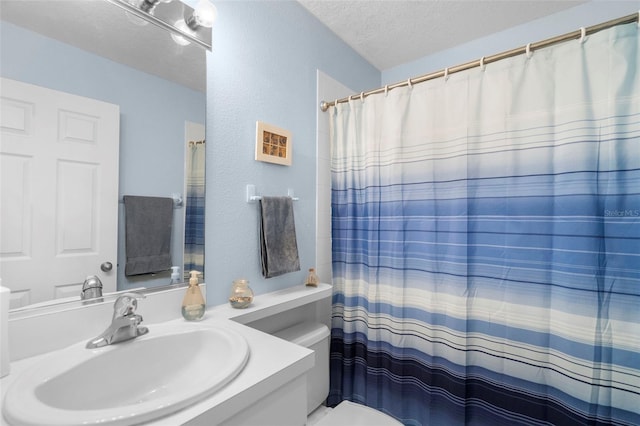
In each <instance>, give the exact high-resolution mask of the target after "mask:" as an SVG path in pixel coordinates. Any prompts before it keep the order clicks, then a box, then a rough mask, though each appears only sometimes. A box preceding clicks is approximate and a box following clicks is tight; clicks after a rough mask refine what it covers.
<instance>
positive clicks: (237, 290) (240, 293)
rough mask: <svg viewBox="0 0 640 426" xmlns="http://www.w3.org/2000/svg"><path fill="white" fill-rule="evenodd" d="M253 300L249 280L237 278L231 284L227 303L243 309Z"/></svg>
mask: <svg viewBox="0 0 640 426" xmlns="http://www.w3.org/2000/svg"><path fill="white" fill-rule="evenodd" d="M251 302H253V290H251V287H249V281H247V280H244V279H238V280H235V281H234V282H233V284H232V285H231V294H230V295H229V303H230V304H231V306H232V307H233V308H237V309H243V308H246V307H248V306H249V305H251Z"/></svg>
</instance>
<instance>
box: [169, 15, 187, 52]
mask: <svg viewBox="0 0 640 426" xmlns="http://www.w3.org/2000/svg"><path fill="white" fill-rule="evenodd" d="M173 25H174V26H175V27H176V28H177V29H179V30H180V31H183V32H185V33H191V29H190V28H189V27H187V24H185V22H184V20H183V19H178V20H177V21H176V22H175V24H173ZM171 38H172V39H173V41H175V42H176V43H177V44H179V45H180V46H186V45H188V44H191V42H190V41H189V40H187V39H186V38H184V37H183V36H181V35H178V34H174V33H171Z"/></svg>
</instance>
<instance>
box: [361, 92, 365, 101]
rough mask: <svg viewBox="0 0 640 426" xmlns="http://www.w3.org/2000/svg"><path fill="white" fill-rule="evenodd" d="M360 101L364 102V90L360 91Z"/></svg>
mask: <svg viewBox="0 0 640 426" xmlns="http://www.w3.org/2000/svg"><path fill="white" fill-rule="evenodd" d="M360 102H362V103H364V92H360Z"/></svg>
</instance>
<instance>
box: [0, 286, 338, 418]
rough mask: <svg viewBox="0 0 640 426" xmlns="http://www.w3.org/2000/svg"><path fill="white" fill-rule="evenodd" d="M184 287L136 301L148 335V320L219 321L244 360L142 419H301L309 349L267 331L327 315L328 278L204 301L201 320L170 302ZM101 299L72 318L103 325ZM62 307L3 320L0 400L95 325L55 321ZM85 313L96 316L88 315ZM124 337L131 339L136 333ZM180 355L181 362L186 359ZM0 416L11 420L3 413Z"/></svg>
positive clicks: (105, 313) (164, 323)
mask: <svg viewBox="0 0 640 426" xmlns="http://www.w3.org/2000/svg"><path fill="white" fill-rule="evenodd" d="M183 292H184V288H182V287H181V288H178V289H172V290H166V291H163V292H158V293H157V294H153V293H152V294H150V295H147V298H146V299H145V300H142V301H141V302H140V305H139V308H138V309H139V312H140V313H141V314H142V315H144V318H145V321H144V324H145V325H146V326H148V327H149V330H150V331H149V335H151V334H152V333H153V332H154V325H155V326H156V327H157V329H158V330H160V329H161V328H162V327H172V328H178V329H180V328H181V327H184V328H185V329H189V327H192V326H194V324H197V326H199V327H206V326H207V325H210V326H213V327H219V328H222V329H224V330H229V331H231V332H234V333H236V334H237V335H240V336H242V337H243V338H244V339H245V340H246V342H247V343H248V347H249V356H248V360H247V361H246V364H245V365H244V367H243V368H242V370H241V371H240V372H239V373H238V374H237V375H236V376H235V378H233V379H232V380H231V381H230V382H228V383H227V384H226V385H224V386H223V387H222V388H221V389H219V390H217V391H216V392H214V393H212V394H211V395H210V396H208V397H205V398H203V399H201V400H198V401H197V402H194V403H193V404H191V405H189V406H187V407H186V408H183V409H180V410H179V411H177V412H174V413H171V414H168V415H166V416H163V417H161V418H157V419H153V420H151V421H149V422H147V423H144V424H150V425H167V424H186V425H200V424H202V425H255V424H260V425H279V426H285V425H303V424H304V423H305V422H306V415H307V414H306V374H305V373H306V372H307V371H308V370H309V369H310V368H311V367H313V365H314V353H313V351H311V350H309V349H306V348H303V347H300V346H297V345H295V344H292V343H290V342H287V341H284V340H281V339H278V338H276V337H274V336H272V335H270V334H269V333H270V332H273V331H276V330H278V329H281V328H285V327H288V326H290V325H292V324H295V323H296V322H298V321H304V320H314V321H321V322H328V321H329V309H330V298H331V292H332V288H331V286H330V285H327V284H320V285H319V286H318V287H317V288H312V287H305V286H302V285H300V286H295V287H291V288H288V289H285V290H280V291H276V292H272V293H269V294H264V295H259V296H257V297H256V298H255V299H254V303H253V304H252V305H251V306H250V307H249V308H246V309H233V308H231V307H230V306H229V305H228V304H225V305H220V306H214V307H210V308H209V309H208V310H207V312H206V314H205V317H204V318H203V320H202V321H199V322H197V323H189V322H186V321H184V320H183V319H182V318H181V317H180V318H179V315H180V313H179V309H177V308H176V307H179V306H180V300H181V298H182V296H183ZM100 305H105V306H94V307H85V308H83V309H81V310H76V312H74V313H73V324H77V323H78V322H81V323H84V324H89V323H91V322H93V323H94V324H95V323H97V329H100V328H104V326H105V325H107V324H106V323H107V322H108V321H109V319H110V312H109V311H110V310H111V305H112V303H108V302H105V303H103V304H100ZM167 306H173V310H174V311H175V313H176V314H177V315H173V318H166V312H167ZM93 311H96V312H93ZM69 315H71V314H70V313H68V312H67V313H65V312H56V313H49V314H46V313H45V314H43V315H35V316H30V317H25V318H14V319H12V320H10V322H9V341H10V351H11V353H12V361H13V362H12V363H11V372H10V374H9V375H8V376H6V377H4V378H3V379H1V380H0V387H1V391H2V398H3V404H4V396H5V393H6V391H7V388H8V387H9V386H10V385H11V384H12V383H13V382H14V381H15V380H16V379H17V378H18V377H19V376H20V374H21V373H22V372H24V371H26V370H28V369H30V368H31V367H32V366H33V365H36V364H37V363H40V362H41V361H42V360H43V359H47V358H46V357H47V356H50V355H51V353H52V352H55V351H59V350H66V349H63V348H64V347H66V346H68V345H69V344H72V343H77V342H85V341H86V340H88V339H90V338H91V337H92V336H93V333H94V332H95V327H96V326H93V329H91V330H88V329H82V327H81V326H79V325H76V326H71V327H66V328H65V327H60V321H62V322H65V321H69V320H70V318H69ZM92 316H97V317H99V318H100V319H96V318H92V319H91V320H88V318H89V317H92ZM83 317H84V319H83ZM88 328H91V327H88ZM56 330H57V331H56ZM70 330H71V333H70ZM69 334H71V335H69ZM34 338H36V339H39V340H40V341H42V345H40V346H39V348H34V347H33V346H35V345H34V342H33V340H32V339H34ZM72 339H73V340H72ZM71 340H72V341H71ZM130 343H131V344H132V345H135V343H136V342H135V339H134V340H132V341H130ZM61 345H62V346H61ZM43 348H44V349H43ZM218 355H219V354H218ZM184 362H185V363H188V362H189V359H185V360H184ZM114 368H116V367H114ZM105 385H106V386H117V387H118V388H119V389H122V392H126V385H125V386H123V385H122V384H121V383H107V384H105ZM2 424H3V425H8V424H10V423H7V421H6V419H4V418H3V419H2Z"/></svg>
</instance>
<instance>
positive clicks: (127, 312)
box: [86, 293, 149, 349]
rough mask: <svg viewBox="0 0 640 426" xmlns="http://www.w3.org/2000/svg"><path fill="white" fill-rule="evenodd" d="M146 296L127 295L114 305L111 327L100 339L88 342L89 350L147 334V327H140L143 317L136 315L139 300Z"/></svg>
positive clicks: (120, 297)
mask: <svg viewBox="0 0 640 426" xmlns="http://www.w3.org/2000/svg"><path fill="white" fill-rule="evenodd" d="M144 297H145V296H144V295H143V294H138V293H125V294H123V295H121V296H119V297H118V298H117V299H116V302H115V303H114V304H113V319H112V320H111V325H110V326H109V327H108V328H107V329H106V330H105V331H104V332H103V333H102V334H100V335H99V336H98V337H96V338H94V339H91V340H89V341H88V342H87V346H86V348H87V349H95V348H99V347H102V346H106V345H112V344H114V343H118V342H123V341H125V340H130V339H135V338H136V337H138V336H142V335H143V334H147V333H148V332H149V329H148V328H147V327H139V325H140V323H141V322H142V316H141V315H138V314H136V313H135V312H136V308H137V307H138V300H137V299H143V298H144Z"/></svg>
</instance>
